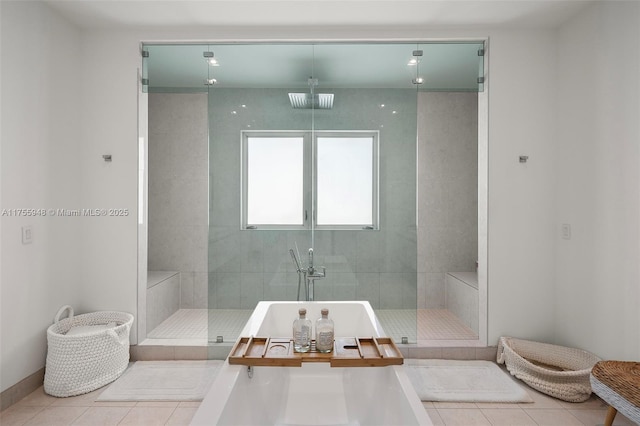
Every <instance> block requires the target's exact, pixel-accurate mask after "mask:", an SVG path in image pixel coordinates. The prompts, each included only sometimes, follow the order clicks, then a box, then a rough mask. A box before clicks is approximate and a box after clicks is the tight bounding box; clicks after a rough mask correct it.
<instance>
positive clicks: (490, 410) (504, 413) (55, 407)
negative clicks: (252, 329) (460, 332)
mask: <svg viewBox="0 0 640 426" xmlns="http://www.w3.org/2000/svg"><path fill="white" fill-rule="evenodd" d="M514 380H515V379H514ZM518 383H519V384H520V385H521V386H523V387H524V388H525V389H527V391H528V392H529V394H530V395H531V397H532V398H533V400H534V402H533V403H529V404H490V403H482V404H480V403H446V402H424V403H423V405H424V407H425V410H426V411H427V413H428V414H429V417H430V418H431V420H432V421H433V424H434V425H444V426H450V425H464V426H475V425H494V426H517V425H523V426H524V425H546V426H567V425H579V426H584V425H587V426H596V425H602V423H603V422H604V417H605V412H606V405H605V404H604V403H603V402H602V401H601V400H600V399H599V398H597V397H595V396H592V397H591V399H589V400H588V401H586V402H582V403H569V402H564V401H560V400H557V399H554V398H551V397H549V396H546V395H544V394H541V393H539V392H537V391H535V390H533V389H531V388H529V387H527V386H526V385H524V384H522V383H521V382H518ZM103 389H104V388H102V389H98V390H96V391H94V392H91V393H88V394H86V395H81V396H76V397H71V398H54V397H52V396H49V395H46V394H45V393H44V391H43V389H42V387H40V388H39V389H37V390H36V391H34V392H33V393H31V394H30V395H28V396H27V397H25V398H23V399H22V400H21V401H19V402H18V403H16V404H14V405H13V406H11V407H9V408H7V409H6V410H4V411H2V412H1V413H0V424H1V425H2V426H22V425H28V426H36V425H46V426H50V425H61V426H66V425H74V426H75V425H92V426H93V425H136V426H145V425H188V424H189V422H190V420H191V418H192V417H193V415H194V414H195V412H196V410H197V407H198V406H199V404H200V403H198V402H137V403H136V402H96V398H97V397H98V396H99V395H100V393H101V392H102V391H103ZM614 425H617V426H632V425H634V423H633V422H631V421H630V420H628V419H627V418H625V417H624V416H623V415H622V414H619V413H618V415H617V417H616V421H615V422H614Z"/></svg>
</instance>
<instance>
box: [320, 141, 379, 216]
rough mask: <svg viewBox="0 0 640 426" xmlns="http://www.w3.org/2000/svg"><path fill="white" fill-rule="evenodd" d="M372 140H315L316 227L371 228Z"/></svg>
mask: <svg viewBox="0 0 640 426" xmlns="http://www.w3.org/2000/svg"><path fill="white" fill-rule="evenodd" d="M373 142H374V141H373V137H365V138H362V137H318V138H317V145H316V150H317V156H316V163H317V191H318V196H317V197H318V202H317V203H318V212H317V224H318V225H320V226H322V225H363V226H366V225H368V226H373V179H374V175H373V164H374V162H373Z"/></svg>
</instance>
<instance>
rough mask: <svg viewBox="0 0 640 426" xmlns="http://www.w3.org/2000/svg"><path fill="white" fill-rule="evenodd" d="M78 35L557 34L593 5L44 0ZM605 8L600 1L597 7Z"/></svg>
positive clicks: (528, 0) (578, 0)
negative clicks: (399, 30)
mask: <svg viewBox="0 0 640 426" xmlns="http://www.w3.org/2000/svg"><path fill="white" fill-rule="evenodd" d="M45 1H46V2H47V3H49V4H51V5H52V6H53V7H54V8H55V9H57V10H58V11H59V12H60V13H62V14H63V15H65V16H66V17H67V18H68V19H70V20H72V21H73V22H75V23H76V24H77V25H79V26H81V27H84V28H94V29H95V28H123V27H127V28H139V27H167V26H176V27H194V26H197V27H207V26H243V27H252V26H260V27H274V26H277V27H283V26H284V27H300V26H316V27H318V26H350V27H354V26H357V27H363V26H380V25H384V26H396V27H397V26H401V27H406V26H414V27H415V26H419V27H422V26H425V25H428V26H432V27H433V26H448V27H450V26H465V27H470V26H491V27H494V28H495V27H512V28H514V27H517V28H522V27H527V28H535V27H556V26H558V25H560V24H561V23H562V22H564V21H565V20H566V19H568V18H570V17H571V16H573V15H575V14H576V13H577V12H578V11H579V10H581V9H582V8H584V7H585V6H586V5H588V4H590V3H593V2H594V1H592V0H471V1H468V0H393V1H392V0H373V1H367V0H339V1H334V0H45ZM600 1H603V0H600Z"/></svg>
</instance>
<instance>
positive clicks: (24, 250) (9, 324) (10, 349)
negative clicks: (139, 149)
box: [0, 1, 81, 391]
mask: <svg viewBox="0 0 640 426" xmlns="http://www.w3.org/2000/svg"><path fill="white" fill-rule="evenodd" d="M1 8H2V14H1V15H2V24H1V25H2V27H1V28H2V34H1V37H2V47H1V51H2V158H1V167H2V168H1V177H0V181H1V185H2V200H1V201H2V206H1V208H2V209H19V208H33V209H51V208H53V209H57V208H66V209H76V208H81V206H80V184H79V176H80V153H79V150H80V142H81V140H80V135H79V128H80V126H79V117H78V113H79V99H80V96H79V86H80V71H79V70H80V43H79V37H80V32H79V30H77V29H76V28H75V27H74V26H73V25H71V24H70V23H69V22H67V21H65V20H64V19H62V18H61V17H59V16H58V15H57V14H55V13H52V12H51V10H50V9H49V8H48V7H46V6H42V5H41V4H37V3H35V2H20V4H17V3H14V2H4V1H3V2H2V3H1ZM5 213H6V212H5ZM1 224H2V242H1V244H2V257H1V266H0V269H1V273H0V274H1V275H0V276H1V280H2V281H1V286H0V298H1V306H2V307H1V311H0V323H1V336H2V341H1V348H0V390H2V391H3V390H5V389H7V388H8V387H10V386H12V385H13V384H15V383H16V382H18V381H20V380H22V379H23V378H25V377H27V376H28V375H30V374H32V373H34V372H36V371H38V370H39V369H41V368H42V367H43V366H44V363H45V353H46V347H47V340H46V329H47V327H48V326H49V325H51V322H52V320H53V317H54V315H55V313H56V312H57V310H58V308H59V307H60V306H62V305H64V304H71V305H73V306H74V307H76V308H77V307H79V306H80V300H81V295H80V290H79V286H80V264H79V262H78V258H79V253H80V251H79V250H80V247H79V241H80V233H79V231H80V225H81V220H80V218H77V217H51V215H50V214H49V215H47V217H15V216H8V215H3V216H2V217H1ZM23 226H31V227H32V231H33V242H32V243H31V244H26V245H23V244H22V240H21V228H22V227H23Z"/></svg>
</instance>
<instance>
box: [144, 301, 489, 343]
mask: <svg viewBox="0 0 640 426" xmlns="http://www.w3.org/2000/svg"><path fill="white" fill-rule="evenodd" d="M251 312H252V311H251V310H246V309H211V310H207V309H180V310H179V311H178V312H176V313H175V314H173V315H172V316H170V317H169V318H167V319H166V320H165V321H163V322H162V323H161V324H160V325H159V326H158V327H156V328H155V329H154V330H152V331H151V332H150V333H149V334H148V335H147V337H148V338H150V339H207V337H208V336H207V333H208V330H210V331H211V339H210V340H215V337H216V336H224V340H225V341H229V342H233V341H235V340H236V339H237V338H238V336H239V335H240V332H241V331H242V328H243V327H244V325H245V323H246V322H247V319H249V316H250V315H251ZM376 315H377V316H378V319H379V320H380V323H381V324H382V327H383V328H384V330H385V331H386V332H387V334H388V335H390V336H391V337H393V338H394V340H395V341H397V342H400V341H401V339H402V337H403V336H407V337H409V341H411V342H415V341H416V338H417V340H418V341H423V340H474V339H477V338H478V336H477V335H476V334H475V333H474V332H473V331H472V330H471V329H470V328H469V327H467V326H466V325H464V324H463V323H462V322H461V321H460V320H459V319H458V318H457V317H456V316H455V315H453V314H452V313H451V312H450V311H448V310H446V309H417V310H410V309H378V310H376ZM416 324H417V329H416Z"/></svg>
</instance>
